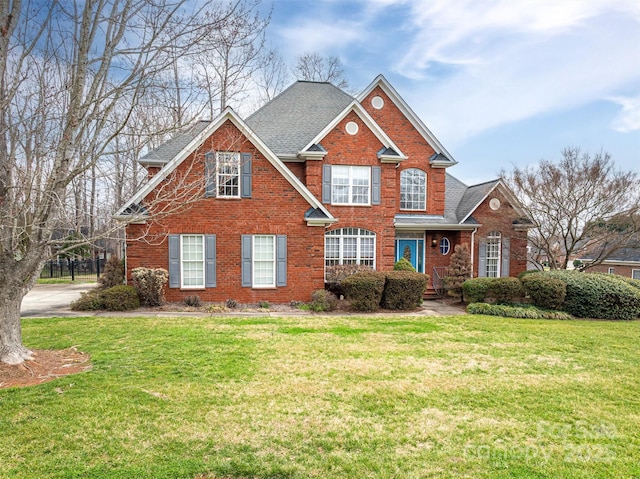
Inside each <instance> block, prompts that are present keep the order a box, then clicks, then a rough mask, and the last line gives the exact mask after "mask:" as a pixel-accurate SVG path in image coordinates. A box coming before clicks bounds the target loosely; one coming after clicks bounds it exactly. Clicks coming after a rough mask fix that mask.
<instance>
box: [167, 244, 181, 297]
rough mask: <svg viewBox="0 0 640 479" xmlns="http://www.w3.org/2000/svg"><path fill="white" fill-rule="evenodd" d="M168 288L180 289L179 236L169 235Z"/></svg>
mask: <svg viewBox="0 0 640 479" xmlns="http://www.w3.org/2000/svg"><path fill="white" fill-rule="evenodd" d="M169 287H170V288H179V287H180V235H169Z"/></svg>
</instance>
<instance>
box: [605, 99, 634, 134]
mask: <svg viewBox="0 0 640 479" xmlns="http://www.w3.org/2000/svg"><path fill="white" fill-rule="evenodd" d="M611 101H613V102H615V103H617V104H618V105H620V106H622V111H621V112H620V113H619V114H618V116H617V117H616V118H615V119H614V121H613V125H612V127H613V129H614V130H616V131H620V132H622V133H628V132H630V131H638V130H640V95H639V96H636V97H613V98H611Z"/></svg>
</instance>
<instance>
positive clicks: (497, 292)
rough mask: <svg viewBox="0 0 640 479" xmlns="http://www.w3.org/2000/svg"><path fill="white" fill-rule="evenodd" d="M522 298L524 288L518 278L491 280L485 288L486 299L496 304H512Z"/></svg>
mask: <svg viewBox="0 0 640 479" xmlns="http://www.w3.org/2000/svg"><path fill="white" fill-rule="evenodd" d="M523 296H524V288H523V287H522V283H521V282H520V280H519V279H518V278H493V281H491V283H490V284H489V287H488V288H487V297H489V298H493V299H495V301H496V303H513V302H516V301H518V300H520V299H521V298H522V297H523Z"/></svg>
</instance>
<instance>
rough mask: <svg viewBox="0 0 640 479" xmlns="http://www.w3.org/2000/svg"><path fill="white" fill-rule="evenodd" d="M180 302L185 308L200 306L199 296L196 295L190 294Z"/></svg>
mask: <svg viewBox="0 0 640 479" xmlns="http://www.w3.org/2000/svg"><path fill="white" fill-rule="evenodd" d="M182 302H183V303H184V304H185V305H186V306H190V307H192V308H199V307H200V305H201V304H202V303H201V301H200V296H198V295H197V294H192V295H189V296H185V297H184V299H183V300H182Z"/></svg>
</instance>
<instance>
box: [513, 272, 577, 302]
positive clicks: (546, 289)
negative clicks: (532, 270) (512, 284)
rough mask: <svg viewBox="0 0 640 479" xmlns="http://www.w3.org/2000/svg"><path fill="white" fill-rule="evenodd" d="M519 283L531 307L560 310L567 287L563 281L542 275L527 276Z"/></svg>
mask: <svg viewBox="0 0 640 479" xmlns="http://www.w3.org/2000/svg"><path fill="white" fill-rule="evenodd" d="M521 281H522V286H523V287H524V291H525V293H526V295H527V296H528V297H529V298H530V299H531V303H532V304H533V305H535V306H538V307H540V308H545V309H560V307H561V306H562V303H564V298H565V296H566V295H567V285H566V284H565V283H564V282H563V281H561V280H559V279H557V278H550V277H548V276H545V275H542V274H528V275H525V276H523V277H522V280H521Z"/></svg>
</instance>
